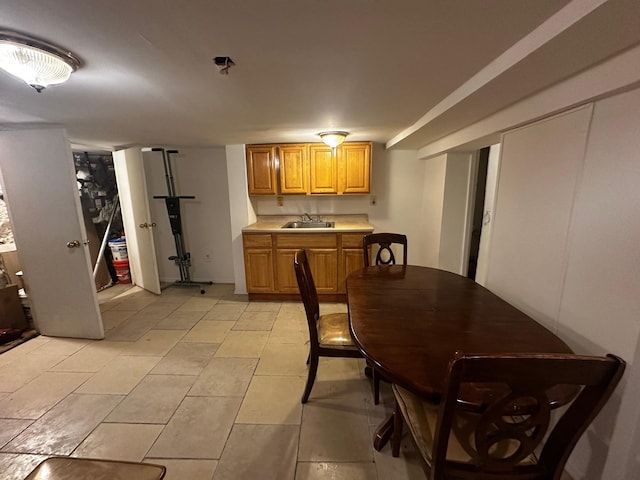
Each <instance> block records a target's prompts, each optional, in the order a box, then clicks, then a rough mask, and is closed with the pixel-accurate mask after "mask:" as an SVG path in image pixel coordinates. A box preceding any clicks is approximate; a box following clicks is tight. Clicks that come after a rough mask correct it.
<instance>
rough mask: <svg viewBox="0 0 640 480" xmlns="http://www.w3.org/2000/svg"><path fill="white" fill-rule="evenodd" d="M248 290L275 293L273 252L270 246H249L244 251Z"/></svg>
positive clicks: (250, 291)
mask: <svg viewBox="0 0 640 480" xmlns="http://www.w3.org/2000/svg"><path fill="white" fill-rule="evenodd" d="M244 264H245V272H246V279H247V292H249V293H273V291H274V288H273V254H272V250H271V249H270V248H247V249H245V251H244Z"/></svg>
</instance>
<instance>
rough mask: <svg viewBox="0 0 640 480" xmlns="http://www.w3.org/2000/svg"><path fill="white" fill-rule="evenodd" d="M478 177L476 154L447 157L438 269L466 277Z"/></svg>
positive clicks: (450, 155) (451, 154) (457, 154)
mask: <svg viewBox="0 0 640 480" xmlns="http://www.w3.org/2000/svg"><path fill="white" fill-rule="evenodd" d="M474 167H476V168H474ZM476 175H477V166H476V164H475V163H474V162H473V155H472V154H470V153H448V154H447V166H446V173H445V182H444V196H443V201H442V207H443V208H442V227H441V232H440V252H439V255H438V268H440V269H442V270H447V271H449V272H454V273H457V274H460V275H465V276H466V274H467V269H468V266H469V240H470V238H469V237H468V235H470V234H471V230H470V228H471V225H470V223H469V222H470V216H471V213H470V212H469V209H470V207H472V205H471V199H472V197H473V196H474V195H475V182H476V179H475V178H474V176H476Z"/></svg>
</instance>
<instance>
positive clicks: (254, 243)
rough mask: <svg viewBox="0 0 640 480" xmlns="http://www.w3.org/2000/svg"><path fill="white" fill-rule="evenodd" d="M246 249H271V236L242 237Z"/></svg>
mask: <svg viewBox="0 0 640 480" xmlns="http://www.w3.org/2000/svg"><path fill="white" fill-rule="evenodd" d="M242 241H243V243H244V247H245V248H265V247H271V235H269V234H264V233H261V234H247V233H245V234H244V235H243V236H242Z"/></svg>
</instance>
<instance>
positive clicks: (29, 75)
mask: <svg viewBox="0 0 640 480" xmlns="http://www.w3.org/2000/svg"><path fill="white" fill-rule="evenodd" d="M78 67H80V60H79V59H78V58H77V57H76V56H75V55H73V54H72V53H70V52H67V51H66V50H64V49H62V48H60V47H56V46H55V45H51V44H50V43H47V42H44V41H42V40H38V39H36V38H33V37H30V36H27V35H24V34H22V33H18V32H11V31H7V30H0V68H2V69H3V70H6V71H7V72H9V73H10V74H11V75H13V76H15V77H18V78H20V79H22V80H24V81H25V82H26V83H27V85H30V86H32V87H33V88H35V89H36V91H38V92H41V91H42V90H43V89H44V88H45V87H48V86H49V85H57V84H60V83H64V82H66V81H67V80H68V79H69V76H70V75H71V73H72V72H74V71H76V70H77V69H78Z"/></svg>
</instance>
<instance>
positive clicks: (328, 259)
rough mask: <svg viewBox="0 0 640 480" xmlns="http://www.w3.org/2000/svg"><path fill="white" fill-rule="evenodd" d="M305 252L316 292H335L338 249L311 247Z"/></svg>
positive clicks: (336, 289)
mask: <svg viewBox="0 0 640 480" xmlns="http://www.w3.org/2000/svg"><path fill="white" fill-rule="evenodd" d="M307 254H308V258H309V266H310V267H311V274H312V275H313V280H314V282H315V284H316V290H317V291H318V293H337V292H338V249H337V248H312V249H309V250H307Z"/></svg>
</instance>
